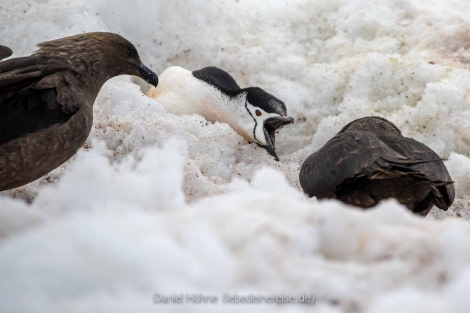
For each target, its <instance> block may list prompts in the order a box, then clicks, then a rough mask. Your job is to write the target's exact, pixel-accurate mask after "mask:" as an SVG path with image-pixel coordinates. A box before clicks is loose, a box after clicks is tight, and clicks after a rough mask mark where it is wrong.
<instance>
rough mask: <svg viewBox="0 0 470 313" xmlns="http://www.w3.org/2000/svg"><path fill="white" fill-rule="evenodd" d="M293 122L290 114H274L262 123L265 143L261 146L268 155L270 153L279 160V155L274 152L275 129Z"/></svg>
mask: <svg viewBox="0 0 470 313" xmlns="http://www.w3.org/2000/svg"><path fill="white" fill-rule="evenodd" d="M292 123H294V118H293V117H290V116H275V117H270V118H268V119H267V120H266V121H265V122H264V125H263V131H264V137H265V139H266V143H267V144H266V145H265V146H264V145H261V147H262V148H264V149H266V151H268V153H269V154H270V155H272V156H273V157H274V158H275V159H276V161H279V157H278V156H277V154H276V145H275V144H276V137H275V136H276V131H277V130H278V129H281V128H282V127H283V126H284V125H287V124H292Z"/></svg>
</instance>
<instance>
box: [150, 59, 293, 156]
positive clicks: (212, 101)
mask: <svg viewBox="0 0 470 313" xmlns="http://www.w3.org/2000/svg"><path fill="white" fill-rule="evenodd" d="M148 95H149V96H150V97H152V98H154V99H156V100H157V101H158V102H159V103H160V104H162V105H163V106H164V107H165V108H166V110H167V111H168V112H170V113H174V114H193V113H196V114H200V115H202V116H204V117H205V118H206V119H207V120H209V121H212V122H215V121H219V122H225V123H228V124H229V125H230V126H231V127H232V128H233V129H234V130H235V131H236V132H237V133H238V134H240V135H241V136H243V137H244V138H245V139H247V140H248V141H249V142H255V143H257V144H258V145H259V146H260V147H262V148H264V149H266V150H267V151H268V152H269V154H271V155H272V156H274V158H275V159H276V160H279V158H278V156H277V154H276V151H275V150H276V146H275V133H276V131H277V130H279V129H280V128H281V127H283V126H284V125H287V124H292V123H293V122H294V119H293V118H292V117H289V116H287V110H286V106H285V104H284V102H282V101H281V100H279V99H277V98H276V97H274V96H273V95H271V94H269V93H267V92H266V91H264V90H263V89H261V88H258V87H248V88H240V87H239V86H238V84H237V82H236V81H235V79H233V77H232V76H230V74H228V73H227V72H225V71H223V70H221V69H220V68H217V67H214V66H210V67H205V68H202V69H200V70H197V71H192V72H191V71H189V70H187V69H184V68H182V67H179V66H172V67H169V68H167V69H166V70H165V71H164V72H163V73H161V75H159V84H158V86H157V88H151V89H150V90H149V92H148Z"/></svg>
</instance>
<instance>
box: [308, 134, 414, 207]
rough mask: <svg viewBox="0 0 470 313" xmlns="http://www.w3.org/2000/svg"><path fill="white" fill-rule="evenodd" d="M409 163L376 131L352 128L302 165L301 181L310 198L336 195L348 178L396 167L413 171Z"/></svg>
mask: <svg viewBox="0 0 470 313" xmlns="http://www.w3.org/2000/svg"><path fill="white" fill-rule="evenodd" d="M409 162H410V160H409V159H408V158H407V157H405V156H403V155H401V154H399V153H398V152H396V151H394V150H392V149H391V148H389V147H388V146H387V145H386V144H384V143H383V142H382V141H381V140H380V139H379V138H377V137H376V136H375V135H374V134H371V133H368V132H356V131H351V132H346V133H341V134H338V135H336V136H335V137H333V138H332V139H331V140H329V141H328V142H327V143H326V144H325V145H324V146H323V147H322V148H321V149H320V150H318V151H317V152H315V153H313V154H312V155H310V156H309V157H308V158H307V159H306V160H305V161H304V163H303V164H302V168H301V169H300V175H299V180H300V185H301V186H302V188H303V190H304V191H305V192H306V193H307V194H308V195H310V197H313V196H316V197H317V198H320V199H321V198H332V197H334V195H335V192H336V190H337V188H338V186H340V185H341V184H343V183H344V182H345V181H347V180H350V179H353V178H359V177H363V176H368V175H372V174H375V175H379V173H384V172H385V171H386V170H387V169H390V170H391V169H393V168H403V169H404V170H407V171H410V170H409V169H407V164H408V163H409ZM392 173H393V171H390V172H389V173H388V174H387V175H388V176H390V175H393V174H392ZM384 175H385V174H384Z"/></svg>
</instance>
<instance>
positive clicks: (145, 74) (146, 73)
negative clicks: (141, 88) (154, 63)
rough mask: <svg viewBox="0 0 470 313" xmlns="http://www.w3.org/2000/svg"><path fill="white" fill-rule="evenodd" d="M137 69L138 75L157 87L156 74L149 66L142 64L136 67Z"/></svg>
mask: <svg viewBox="0 0 470 313" xmlns="http://www.w3.org/2000/svg"><path fill="white" fill-rule="evenodd" d="M137 70H138V71H139V74H140V77H141V78H142V79H143V80H145V81H146V82H147V83H149V84H152V85H153V86H155V87H157V85H158V76H157V74H155V73H154V72H153V71H152V70H151V69H150V68H148V67H147V66H145V65H144V64H142V65H140V66H138V67H137Z"/></svg>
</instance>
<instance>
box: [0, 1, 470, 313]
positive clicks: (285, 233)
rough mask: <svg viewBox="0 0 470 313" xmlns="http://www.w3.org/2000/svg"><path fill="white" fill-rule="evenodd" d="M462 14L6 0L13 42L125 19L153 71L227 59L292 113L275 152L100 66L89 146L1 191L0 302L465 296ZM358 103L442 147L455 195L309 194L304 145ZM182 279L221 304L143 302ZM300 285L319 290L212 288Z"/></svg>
mask: <svg viewBox="0 0 470 313" xmlns="http://www.w3.org/2000/svg"><path fill="white" fill-rule="evenodd" d="M469 16H470V3H468V2H466V1H463V0H453V1H447V2H442V1H438V0H417V1H405V0H376V1H359V0H349V1H346V0H317V1H308V0H292V1H287V0H279V1H269V2H267V1H263V0H237V1H230V2H229V1H216V0H208V1H205V2H201V1H190V0H172V1H149V0H136V1H132V2H129V1H109V0H98V1H87V0H75V1H59V0H48V1H46V0H43V1H40V0H35V1H33V0H24V1H13V0H0V21H1V24H2V25H4V27H2V28H1V29H0V38H2V42H1V44H5V45H7V46H10V47H11V48H12V49H13V51H14V56H23V55H28V54H30V53H32V52H33V51H34V50H35V49H36V47H35V44H36V43H39V42H42V41H45V40H50V39H54V38H58V37H64V36H68V35H73V34H76V33H82V32H88V31H112V32H117V33H120V34H121V35H123V36H125V37H126V38H128V39H129V40H130V41H132V42H133V43H134V44H135V45H136V46H137V48H138V51H139V54H140V56H141V58H142V60H143V61H144V63H145V64H146V65H148V66H149V67H151V68H152V69H154V70H155V72H157V73H161V72H162V71H163V70H164V69H165V68H167V67H169V66H173V65H179V66H182V67H185V68H188V69H191V70H194V69H199V68H202V67H204V66H208V65H215V66H219V67H221V68H223V69H225V70H226V71H228V72H229V73H231V74H232V76H234V77H235V78H236V80H237V82H238V83H239V84H240V85H241V86H259V87H261V88H263V89H265V90H266V91H267V92H270V93H272V94H273V95H275V96H276V97H278V98H280V99H282V100H283V101H284V102H285V103H286V106H287V110H288V114H289V115H290V116H293V117H294V118H295V121H296V122H295V124H293V125H288V126H286V127H284V128H283V129H282V131H280V133H279V134H278V135H277V136H276V143H277V152H278V154H279V157H280V159H281V161H280V162H276V161H275V160H273V158H272V157H271V156H269V155H268V154H267V153H266V151H265V150H263V149H260V148H259V147H257V146H255V145H253V144H248V143H247V142H246V141H245V140H244V139H243V138H242V137H240V136H239V135H238V134H236V133H235V132H234V131H233V130H232V129H231V128H230V127H229V126H228V125H226V124H223V123H209V122H207V121H206V120H205V119H204V118H202V117H201V116H198V115H174V114H170V113H167V112H166V111H165V109H164V107H163V106H162V105H160V104H159V103H158V102H156V101H155V100H153V99H150V98H148V97H147V96H146V91H147V89H148V86H147V85H146V84H145V83H144V82H142V81H141V80H139V79H138V78H130V77H118V78H114V79H112V80H110V81H109V82H107V83H106V84H105V86H104V87H103V88H102V90H101V92H100V94H99V96H98V98H97V100H96V103H95V121H94V127H93V129H92V132H91V134H90V137H89V139H88V141H87V143H86V145H85V147H84V148H83V149H81V150H80V151H79V152H78V153H77V155H76V156H75V157H74V158H72V159H71V160H70V161H68V162H67V163H65V164H63V165H62V166H61V167H59V168H57V169H56V170H54V171H52V172H51V173H50V174H48V175H46V176H45V177H44V178H42V179H39V180H37V181H35V182H33V183H31V184H29V185H26V186H23V187H20V188H17V189H15V190H11V191H5V192H2V193H1V194H0V311H1V312H130V311H132V312H160V311H166V312H208V311H214V312H239V311H240V310H241V309H242V310H244V311H247V312H310V311H312V310H313V311H314V312H323V313H327V312H328V313H333V312H334V313H337V312H374V313H387V312H455V313H460V312H462V313H463V312H468V311H469V310H470V304H468V301H467V291H468V289H469V288H470V250H469V249H468V247H469V246H470V226H469V223H468V221H469V220H470V209H469V205H470V159H469V158H470V152H469V151H470V140H469V135H468V134H469V133H470V123H469V120H470V106H469V99H470V87H469V84H468V82H469V81H470V68H469V66H468V63H469V62H470V50H469V48H470V35H469V34H470V26H469V25H470V17H469ZM366 115H380V116H384V117H386V118H387V119H389V120H391V121H392V122H393V123H395V124H396V125H397V126H398V127H399V128H400V129H401V130H402V132H403V134H404V135H405V136H408V137H413V138H415V139H417V140H420V141H422V142H424V143H425V144H426V145H428V146H429V147H431V148H432V149H434V150H435V151H436V153H438V154H439V155H440V156H441V157H442V158H444V159H445V160H446V161H445V164H446V165H447V167H448V169H449V172H450V173H451V176H452V177H453V179H454V180H455V188H456V196H457V198H456V201H455V202H454V205H453V206H452V207H451V208H450V209H449V211H447V212H444V211H440V210H438V209H437V208H434V209H433V210H432V211H431V213H430V214H429V216H428V217H426V218H421V217H418V216H414V215H412V214H411V213H410V212H408V211H407V210H406V209H405V208H403V207H402V206H400V205H399V204H398V203H397V202H396V201H394V200H389V201H385V202H383V203H382V204H381V205H379V206H378V207H377V208H375V209H371V210H368V211H362V210H360V209H356V208H353V207H348V206H346V205H344V204H341V203H339V202H337V201H334V200H327V201H317V200H316V199H308V198H307V197H306V196H305V195H304V194H303V193H302V192H301V189H300V185H299V183H298V172H299V168H300V165H301V163H302V162H303V160H304V159H305V158H306V157H307V156H308V155H310V154H311V153H312V152H314V151H315V150H316V149H318V148H320V147H321V146H322V145H323V144H324V143H325V142H326V141H327V140H328V139H329V138H331V137H332V136H333V135H334V134H335V133H336V132H337V131H339V130H340V129H341V128H342V126H344V125H345V124H346V123H348V122H350V121H351V120H353V119H355V118H358V117H362V116H366ZM180 294H182V295H184V296H186V295H190V296H192V299H196V298H197V297H196V298H195V296H202V297H206V298H207V297H217V299H218V303H217V304H211V303H206V304H197V303H194V300H193V302H192V303H191V301H183V303H181V304H177V303H167V304H162V303H154V302H153V299H154V295H162V296H167V297H170V296H172V295H180ZM302 294H306V295H308V294H315V303H314V304H294V303H289V304H267V303H261V304H246V303H245V304H236V303H223V297H224V295H232V296H234V295H239V296H249V295H255V296H271V295H272V296H274V295H286V296H294V297H298V296H301V295H302Z"/></svg>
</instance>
